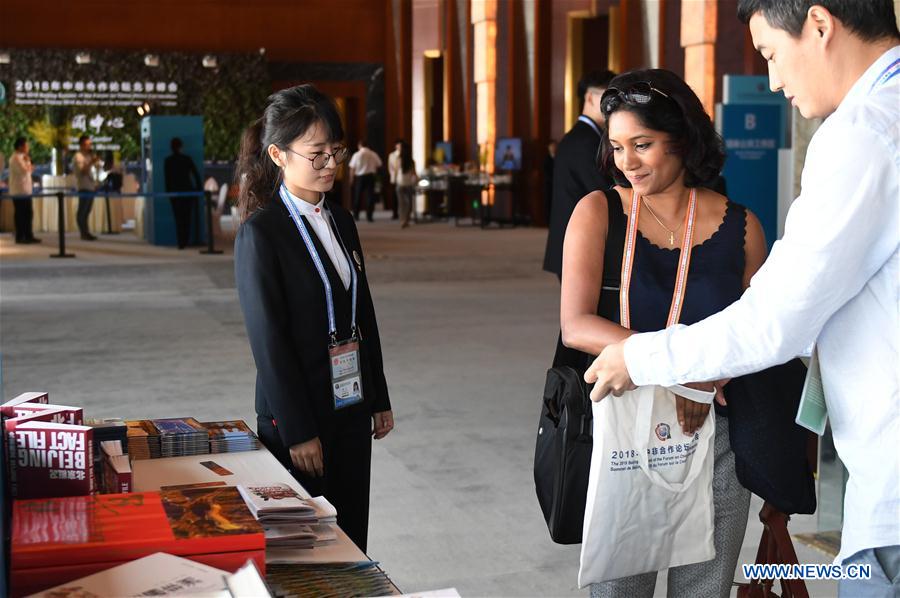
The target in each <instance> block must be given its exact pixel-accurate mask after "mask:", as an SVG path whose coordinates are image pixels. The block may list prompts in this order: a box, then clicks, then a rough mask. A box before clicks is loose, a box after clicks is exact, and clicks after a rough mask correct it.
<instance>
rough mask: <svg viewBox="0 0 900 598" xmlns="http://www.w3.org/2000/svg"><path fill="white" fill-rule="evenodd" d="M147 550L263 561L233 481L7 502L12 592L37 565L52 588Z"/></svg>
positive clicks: (258, 532) (258, 533)
mask: <svg viewBox="0 0 900 598" xmlns="http://www.w3.org/2000/svg"><path fill="white" fill-rule="evenodd" d="M154 552H166V553H169V554H174V555H176V556H182V557H185V558H190V559H192V558H194V556H196V557H197V559H196V560H198V561H199V562H205V563H207V564H212V565H213V566H217V567H220V568H223V569H226V568H228V567H226V566H224V565H226V564H228V563H230V562H231V557H232V556H233V557H235V558H234V561H235V562H236V561H237V560H238V554H237V553H240V555H239V558H240V559H242V560H243V561H246V559H247V558H248V557H249V558H254V560H256V561H257V565H258V566H260V567H264V566H265V536H264V534H263V529H262V527H261V526H260V525H259V523H258V522H257V521H256V520H255V519H254V518H253V515H252V514H251V513H250V511H249V510H248V509H247V506H246V505H245V504H244V501H243V499H241V496H240V494H238V491H237V489H235V488H233V487H216V488H198V489H185V490H166V491H161V492H134V493H130V494H96V495H92V496H79V497H69V498H60V499H42V500H20V501H16V503H15V504H14V505H13V538H12V586H13V589H14V591H15V592H19V591H20V588H19V580H22V583H25V582H26V581H27V580H29V579H32V580H34V579H41V577H39V576H36V575H35V573H36V572H37V571H39V570H40V571H43V572H44V573H45V574H46V575H44V580H45V581H46V585H45V586H44V587H51V586H54V585H58V584H60V583H65V582H66V581H69V580H71V579H76V578H78V577H79V576H82V575H87V574H89V573H91V572H93V571H100V570H102V569H103V568H104V567H107V566H109V563H114V564H115V563H118V562H124V561H130V560H134V559H137V558H140V557H143V556H147V555H149V554H153V553H154ZM251 553H252V554H251ZM241 564H242V563H241ZM81 565H95V566H96V568H95V569H94V568H93V567H90V566H88V567H81ZM238 566H240V564H238ZM90 569H93V571H90ZM69 575H71V576H70V577H68V579H62V578H63V577H67V576H69ZM38 589H40V588H38ZM32 591H36V590H32Z"/></svg>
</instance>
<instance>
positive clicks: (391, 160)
mask: <svg viewBox="0 0 900 598" xmlns="http://www.w3.org/2000/svg"><path fill="white" fill-rule="evenodd" d="M402 143H403V140H402V139H398V140H397V141H396V142H395V143H394V151H392V152H391V153H390V154H388V160H387V167H388V178H389V179H390V181H391V193H392V195H393V201H392V202H391V210H392V211H393V214H392V216H391V220H396V219H397V218H398V217H399V214H398V212H397V203H398V201H399V200H400V198H399V196H398V193H397V173H399V172H400V145H401V144H402Z"/></svg>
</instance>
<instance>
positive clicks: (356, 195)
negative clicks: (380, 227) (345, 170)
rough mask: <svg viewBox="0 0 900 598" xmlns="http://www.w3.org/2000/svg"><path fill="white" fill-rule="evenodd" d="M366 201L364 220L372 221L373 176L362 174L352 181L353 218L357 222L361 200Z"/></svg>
mask: <svg viewBox="0 0 900 598" xmlns="http://www.w3.org/2000/svg"><path fill="white" fill-rule="evenodd" d="M364 197H365V201H366V218H367V219H368V220H369V222H371V221H372V214H373V213H374V212H375V174H374V173H372V174H364V175H361V176H358V177H355V178H354V179H353V217H354V218H356V219H357V220H359V212H360V209H361V208H362V202H363V198H364Z"/></svg>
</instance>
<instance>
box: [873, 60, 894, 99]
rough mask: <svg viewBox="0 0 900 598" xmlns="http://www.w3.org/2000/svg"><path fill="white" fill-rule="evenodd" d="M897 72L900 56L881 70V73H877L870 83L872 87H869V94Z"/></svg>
mask: <svg viewBox="0 0 900 598" xmlns="http://www.w3.org/2000/svg"><path fill="white" fill-rule="evenodd" d="M898 72H900V58H898V59H897V60H895V61H894V62H892V63H891V64H890V65H888V67H887V68H886V69H884V70H883V71H881V74H880V75H878V78H877V79H875V82H874V83H872V87H870V88H869V94H871V93H872V92H873V91H875V90H877V89H878V88H880V87H881V86H882V85H884V84H885V83H887V82H888V81H890V80H891V79H893V78H894V75H896V74H897V73H898Z"/></svg>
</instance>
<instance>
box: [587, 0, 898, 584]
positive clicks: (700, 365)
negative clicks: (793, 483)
mask: <svg viewBox="0 0 900 598" xmlns="http://www.w3.org/2000/svg"><path fill="white" fill-rule="evenodd" d="M737 8H738V17H739V18H740V20H741V21H743V22H745V23H747V24H748V25H749V27H750V34H751V36H752V39H753V45H754V46H755V47H756V49H757V50H758V51H759V53H760V54H761V55H762V57H763V58H764V59H765V60H766V63H767V64H768V67H769V86H770V87H771V89H772V91H774V92H778V91H782V92H784V95H785V97H786V98H787V99H788V100H789V101H790V102H791V104H792V105H793V106H795V107H796V108H797V109H798V110H799V111H800V114H801V115H803V117H804V118H824V119H825V121H824V122H823V123H822V125H821V126H820V127H819V129H818V130H817V131H816V133H815V134H814V135H813V138H812V140H811V141H810V144H809V149H808V151H807V154H806V164H805V166H804V168H803V178H802V181H801V188H800V196H799V197H797V199H796V200H795V201H794V202H793V203H792V204H791V208H790V212H789V213H788V217H787V223H786V224H785V230H784V236H783V237H782V239H780V240H779V241H777V242H776V243H775V245H774V247H773V248H772V254H771V256H770V257H769V259H768V260H767V261H766V263H765V265H763V267H762V268H761V269H760V270H759V272H758V273H757V274H756V275H755V276H754V277H753V280H752V281H751V284H750V288H749V289H747V291H746V292H745V293H744V294H743V296H741V298H740V300H739V301H737V302H735V303H733V304H732V305H731V306H729V307H728V308H727V309H725V310H724V311H722V312H720V313H717V314H715V315H712V316H710V317H709V318H707V319H705V320H703V321H702V322H699V323H697V324H694V325H692V326H673V327H671V328H667V329H666V330H663V331H659V332H651V333H648V334H637V335H634V336H631V337H630V338H628V340H626V341H625V342H620V343H614V344H610V345H608V346H607V347H606V348H605V349H604V350H603V352H602V353H601V354H600V356H599V357H598V358H597V360H596V361H595V362H594V364H593V365H592V366H591V367H590V368H589V369H588V371H587V372H586V373H585V378H586V379H587V381H588V382H595V381H596V384H595V386H594V390H593V391H592V395H591V398H592V399H594V400H601V399H603V397H606V396H607V395H609V394H610V393H612V394H613V395H614V396H612V397H610V398H607V399H605V400H609V401H615V400H616V399H615V395H618V394H621V393H622V392H624V391H625V390H627V389H629V388H633V387H634V385H635V384H639V385H651V384H658V385H662V386H670V385H672V384H676V383H679V382H685V381H691V380H693V381H697V380H716V379H720V378H727V377H734V376H740V375H743V374H747V373H750V372H756V371H759V370H762V369H765V368H768V367H771V366H773V365H776V364H780V363H784V362H785V361H787V360H789V359H791V358H793V357H795V356H796V355H800V354H805V353H808V352H809V350H810V349H811V347H812V345H813V344H814V343H815V350H814V351H813V354H812V358H813V360H815V362H816V363H817V364H818V368H815V367H813V368H810V370H811V372H812V376H813V377H814V378H816V379H818V380H819V382H821V384H822V387H823V389H824V399H825V404H826V406H827V416H828V420H829V422H830V424H831V429H832V433H833V435H834V444H835V447H836V448H837V453H838V455H839V456H840V458H841V460H842V461H843V463H844V465H845V466H846V468H847V472H848V473H849V477H848V479H847V484H846V486H847V487H846V491H845V496H844V503H843V508H844V515H843V517H844V520H843V530H842V532H841V549H840V552H839V553H838V555H837V558H836V559H835V563H836V564H842V565H843V566H844V572H845V574H846V573H847V572H848V570H847V567H848V566H849V565H868V566H869V567H870V570H871V576H870V577H869V578H868V579H860V578H845V579H842V580H841V581H840V585H839V595H840V596H842V597H851V596H852V597H854V598H856V597H874V596H879V597H887V596H897V595H900V450H898V448H897V439H898V438H900V379H898V376H897V372H898V369H897V364H898V362H900V352H898V344H900V343H898V341H900V321H898V313H900V310H898V297H900V201H898V198H900V149H898V132H900V110H898V106H900V31H898V30H897V24H896V20H895V13H894V4H893V3H892V2H891V0H866V1H865V2H860V1H858V0H815V1H813V0H794V1H792V2H786V1H784V0H738V3H737ZM816 369H818V370H819V371H820V372H821V374H820V376H815V371H816ZM804 411H805V409H804ZM822 415H823V416H824V414H822Z"/></svg>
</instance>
